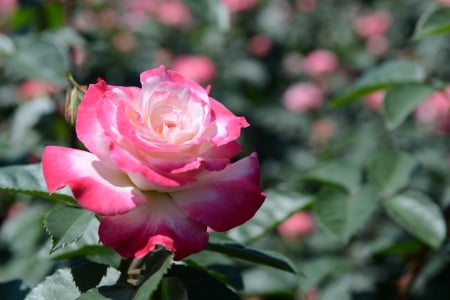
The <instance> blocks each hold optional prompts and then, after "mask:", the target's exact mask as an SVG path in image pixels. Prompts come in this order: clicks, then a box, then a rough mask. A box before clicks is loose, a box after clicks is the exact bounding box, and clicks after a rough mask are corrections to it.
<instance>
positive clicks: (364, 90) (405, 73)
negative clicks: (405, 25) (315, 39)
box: [330, 60, 426, 106]
mask: <svg viewBox="0 0 450 300" xmlns="http://www.w3.org/2000/svg"><path fill="white" fill-rule="evenodd" d="M425 75H426V72H425V69H424V67H423V66H422V65H420V64H419V63H417V62H414V61H407V60H395V61H388V62H385V63H384V64H382V65H380V66H377V67H376V68H373V69H371V70H369V71H367V72H366V73H364V74H363V75H362V76H361V77H360V79H358V80H357V81H356V83H355V84H354V85H353V86H351V87H350V88H349V89H348V90H347V91H346V92H344V93H343V94H342V95H340V96H337V97H335V98H333V99H331V100H330V102H331V104H332V105H333V106H342V105H345V104H348V103H350V102H352V101H356V100H358V99H360V98H361V97H363V96H365V95H367V94H369V93H371V92H373V91H376V90H379V89H386V88H388V87H390V86H393V85H396V84H400V83H413V82H421V81H423V80H424V79H425Z"/></svg>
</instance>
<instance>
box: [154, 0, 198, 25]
mask: <svg viewBox="0 0 450 300" xmlns="http://www.w3.org/2000/svg"><path fill="white" fill-rule="evenodd" d="M156 18H157V19H158V20H159V21H160V22H161V23H162V24H165V25H171V26H181V25H186V24H187V23H189V21H190V20H191V13H190V11H189V8H188V7H187V6H186V4H184V3H183V1H179V0H164V1H161V2H160V3H159V5H158V7H157V10H156Z"/></svg>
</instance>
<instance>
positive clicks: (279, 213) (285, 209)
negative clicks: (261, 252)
mask: <svg viewBox="0 0 450 300" xmlns="http://www.w3.org/2000/svg"><path fill="white" fill-rule="evenodd" d="M266 195H267V198H266V200H265V201H264V203H263V205H262V206H261V208H260V209H259V210H258V211H257V212H256V214H255V215H254V216H253V217H252V218H251V219H250V220H249V221H247V222H246V223H244V224H243V225H241V226H238V227H236V228H234V229H232V230H230V231H228V232H227V235H228V236H229V237H230V238H232V239H233V240H235V241H237V242H239V243H242V244H250V243H251V242H253V241H255V240H257V239H258V238H260V237H262V236H264V234H266V233H268V232H269V231H271V230H273V229H274V228H275V227H276V226H277V225H278V224H280V223H281V222H282V221H284V220H285V219H287V218H288V217H289V216H290V215H292V214H293V213H295V212H297V211H299V210H301V209H302V208H304V207H305V206H308V205H309V204H311V203H312V201H313V199H312V197H311V196H307V195H302V194H300V193H297V192H294V191H281V190H269V191H267V192H266Z"/></svg>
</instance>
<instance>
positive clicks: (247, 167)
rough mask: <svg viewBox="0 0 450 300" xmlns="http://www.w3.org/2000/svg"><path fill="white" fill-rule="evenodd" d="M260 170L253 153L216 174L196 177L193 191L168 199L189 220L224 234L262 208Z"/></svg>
mask: <svg viewBox="0 0 450 300" xmlns="http://www.w3.org/2000/svg"><path fill="white" fill-rule="evenodd" d="M258 186H259V166H258V158H257V156H256V154H255V153H253V154H252V155H250V156H248V157H246V158H243V159H241V160H240V161H238V162H236V163H234V164H231V165H229V166H228V167H226V168H225V169H223V170H221V171H216V172H208V173H207V174H206V175H203V177H199V183H198V184H197V185H193V186H192V188H190V189H186V190H181V191H175V192H172V193H171V197H172V198H173V199H174V200H175V203H176V204H177V205H178V206H179V207H180V208H181V209H182V210H183V211H184V212H185V213H186V214H187V215H188V216H189V217H190V218H192V219H194V220H197V221H199V222H201V223H203V224H205V225H207V226H209V227H211V228H212V229H214V230H216V231H225V230H228V229H230V228H233V227H235V226H238V225H241V224H242V223H244V222H245V221H247V220H248V219H250V218H251V217H252V216H253V215H254V214H255V213H256V211H257V210H258V208H259V207H260V206H261V205H262V203H263V201H264V198H265V195H264V194H263V193H262V192H261V191H260V190H259V187H258Z"/></svg>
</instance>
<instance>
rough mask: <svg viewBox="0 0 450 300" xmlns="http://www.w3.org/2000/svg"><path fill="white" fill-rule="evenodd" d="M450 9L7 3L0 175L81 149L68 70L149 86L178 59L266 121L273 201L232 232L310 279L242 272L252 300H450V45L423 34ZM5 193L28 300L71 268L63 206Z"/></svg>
mask: <svg viewBox="0 0 450 300" xmlns="http://www.w3.org/2000/svg"><path fill="white" fill-rule="evenodd" d="M441 2H442V3H440V4H438V3H437V2H436V3H434V1H431V0H430V1H421V0H397V1H391V0H339V1H337V0H296V1H294V0H291V1H289V0H260V1H257V0H241V1H231V0H230V1H225V0H224V1H218V0H202V1H199V0H185V1H181V0H168V1H163V0H152V1H141V0H128V1H119V0H114V1H105V0H82V1H71V0H67V1H64V0H61V1H56V0H55V1H45V0H23V1H11V0H0V165H1V166H10V165H15V164H30V163H35V162H39V160H40V157H41V153H42V149H43V147H44V146H46V145H50V144H52V145H53V144H58V145H68V146H72V147H82V145H81V144H80V143H79V142H78V141H77V139H76V135H75V132H74V128H73V125H72V124H71V122H70V119H71V117H73V114H74V113H75V109H74V108H73V107H76V105H75V106H72V103H69V105H67V103H66V101H67V100H66V94H69V96H70V97H69V98H68V99H69V100H71V101H75V100H76V98H77V96H76V95H74V94H73V92H72V93H70V89H71V88H72V86H73V83H70V82H69V81H68V80H67V78H68V74H69V73H70V74H72V76H73V78H74V80H75V81H76V82H78V84H80V85H88V84H90V83H94V82H96V80H97V78H99V77H100V78H103V79H105V80H106V82H108V83H109V84H116V85H124V86H129V85H135V86H139V73H140V72H142V71H143V70H145V69H149V68H153V67H156V66H158V65H160V64H164V65H167V66H168V67H169V68H173V69H175V70H178V71H179V72H181V73H182V74H184V75H185V76H187V77H190V78H192V79H194V80H196V81H198V82H200V83H201V85H203V86H205V87H206V86H208V85H210V84H211V96H212V97H213V98H215V99H217V100H219V101H221V102H222V103H224V104H225V105H226V106H228V107H229V108H230V109H231V110H232V111H233V112H234V113H235V114H237V115H242V116H245V117H246V118H247V120H248V121H249V123H250V124H251V127H249V128H247V129H245V130H243V132H242V136H241V142H242V144H243V146H244V149H245V150H244V153H243V154H242V155H247V154H248V153H249V152H252V151H256V152H257V153H258V155H259V158H260V162H261V171H262V174H261V179H262V186H263V189H264V190H265V191H267V194H268V198H267V200H266V203H265V205H264V209H262V210H261V212H259V213H258V214H257V216H256V217H255V219H254V220H251V221H250V222H249V223H248V224H246V225H244V226H243V227H242V228H239V229H235V230H232V231H231V232H230V233H229V234H228V235H229V236H230V237H231V238H233V239H235V240H236V241H239V242H242V243H244V244H248V245H251V246H252V247H254V248H258V249H266V250H274V251H277V252H279V253H282V254H284V255H286V256H287V257H289V258H290V259H291V260H292V261H293V262H294V264H295V265H296V266H297V268H298V270H299V273H300V274H301V275H299V276H294V275H292V274H289V273H284V272H282V271H277V270H274V269H268V268H265V267H255V266H248V265H239V270H240V272H239V276H241V277H240V280H242V283H243V289H242V290H241V293H242V295H243V297H244V298H245V299H248V300H250V299H252V300H255V299H307V300H314V299H320V300H335V299H338V300H346V299H358V300H366V299H385V300H387V299H433V300H436V299H450V286H449V285H448V282H449V280H450V267H449V264H448V262H449V251H450V243H449V240H448V238H447V234H446V227H447V226H448V225H447V224H448V219H449V216H450V210H449V204H450V189H449V187H450V185H449V180H450V174H449V157H448V154H449V153H448V148H449V139H448V135H449V134H450V114H449V113H448V110H449V108H450V100H449V99H450V93H449V92H448V91H447V90H446V86H447V85H448V83H449V80H450V68H449V67H448V66H449V62H450V40H449V36H447V35H442V36H434V37H430V38H426V39H414V38H413V36H414V35H415V33H416V35H417V33H418V32H419V33H420V28H419V29H418V27H417V26H418V25H417V24H418V22H419V20H420V19H421V18H422V21H421V22H422V23H421V24H422V26H423V27H422V28H425V29H427V28H430V26H431V25H433V24H431V25H429V24H428V25H429V27H426V26H425V25H427V23H426V16H427V14H428V15H429V14H430V11H432V10H433V9H435V7H436V6H437V5H442V6H444V5H445V3H444V2H445V1H441ZM443 10H445V9H444V8H443ZM444 16H445V14H444ZM447 16H448V14H447ZM445 20H446V19H445ZM449 20H450V18H449ZM441 22H442V21H441ZM449 22H450V21H449ZM444 23H445V22H444ZM419 24H420V23H419ZM424 24H425V25H424ZM428 25H427V26H428ZM423 32H425V31H423ZM423 32H422V33H423ZM425 33H426V32H425ZM424 35H426V34H424ZM429 35H433V34H429ZM417 36H418V37H420V35H417ZM375 91H378V93H373V92H375ZM383 98H384V100H385V101H384V104H383ZM388 98H389V99H390V100H389V101H388ZM402 99H403V100H402ZM405 99H406V100H405ZM356 100H361V101H356ZM402 101H403V102H402ZM344 104H345V105H344ZM230 196H231V195H230ZM0 198H1V201H0V208H1V222H2V223H1V224H2V226H1V230H0V281H2V282H4V283H3V284H1V285H0V294H1V295H9V294H8V293H12V292H10V291H12V290H14V291H16V292H15V294H14V297H17V299H21V298H20V296H22V297H24V296H25V294H26V293H25V292H23V294H20V293H19V294H18V292H17V290H18V287H19V286H20V285H22V287H23V286H25V287H28V288H32V287H34V286H36V285H37V284H38V283H39V282H41V281H42V280H43V279H44V277H45V276H46V275H48V274H51V273H52V272H53V271H54V270H55V269H56V268H58V267H59V266H61V265H63V264H67V262H64V261H61V260H56V261H55V260H54V259H53V258H52V257H50V256H49V255H48V249H49V242H48V237H47V234H46V233H45V231H44V230H43V229H42V226H41V223H42V218H43V216H44V214H45V212H46V211H47V210H48V209H49V208H50V207H51V206H52V203H50V202H48V201H45V200H42V199H39V198H36V197H32V196H23V195H16V194H11V193H9V192H7V191H1V192H0ZM288 218H289V219H288ZM198 255H199V257H195V256H193V258H192V259H193V260H195V261H197V262H199V263H200V264H201V263H203V264H205V265H207V264H208V262H207V261H208V259H210V260H212V264H214V263H217V261H215V260H214V259H215V258H214V257H201V255H205V254H203V253H202V254H198ZM206 256H207V255H206ZM18 280H20V281H18ZM10 295H12V294H10ZM6 297H8V296H6ZM11 297H13V296H11ZM5 299H16V298H5Z"/></svg>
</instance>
